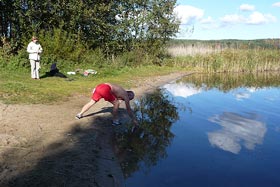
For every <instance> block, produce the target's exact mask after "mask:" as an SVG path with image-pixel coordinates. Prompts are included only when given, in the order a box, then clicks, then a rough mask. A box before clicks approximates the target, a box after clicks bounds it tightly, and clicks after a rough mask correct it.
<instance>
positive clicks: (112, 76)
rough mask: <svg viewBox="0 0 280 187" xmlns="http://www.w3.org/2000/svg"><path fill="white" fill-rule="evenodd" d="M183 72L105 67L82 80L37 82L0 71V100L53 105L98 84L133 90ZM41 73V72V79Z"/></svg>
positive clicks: (24, 72)
mask: <svg viewBox="0 0 280 187" xmlns="http://www.w3.org/2000/svg"><path fill="white" fill-rule="evenodd" d="M181 70H182V69H180V70H179V69H178V68H171V67H159V66H153V65H151V66H142V67H138V68H129V67H124V68H121V69H114V68H104V69H100V70H97V71H98V73H97V74H96V75H89V76H88V77H85V76H83V75H80V74H76V75H67V74H66V71H61V72H62V73H64V74H66V75H67V77H68V78H66V79H63V78H58V77H46V78H42V79H40V80H33V79H31V78H30V72H29V70H27V69H22V70H20V71H19V70H18V71H16V72H14V71H4V70H3V69H2V70H0V100H1V101H2V102H4V103H7V104H16V103H17V104H23V103H24V104H52V103H54V102H58V101H67V100H68V99H69V97H73V96H77V95H90V93H91V91H92V89H93V88H94V87H95V85H97V84H99V83H101V82H111V83H116V84H120V85H122V86H123V87H125V88H127V89H129V88H133V87H135V84H134V81H141V80H142V79H144V78H145V77H147V76H156V75H164V74H168V73H171V72H174V71H181ZM43 74H44V73H41V76H42V75H43Z"/></svg>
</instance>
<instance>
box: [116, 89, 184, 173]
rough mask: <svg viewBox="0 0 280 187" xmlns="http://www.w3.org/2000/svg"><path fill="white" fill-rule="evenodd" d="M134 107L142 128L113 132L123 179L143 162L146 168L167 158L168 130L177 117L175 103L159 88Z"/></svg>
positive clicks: (169, 132)
mask: <svg viewBox="0 0 280 187" xmlns="http://www.w3.org/2000/svg"><path fill="white" fill-rule="evenodd" d="M134 110H135V112H136V114H137V117H138V119H139V121H140V126H141V128H139V129H137V130H136V131H135V132H133V133H131V132H130V131H125V130H123V131H121V132H117V133H116V141H117V142H116V146H117V149H116V151H117V155H118V158H119V161H120V163H121V166H122V169H123V173H124V175H125V177H126V178H128V177H129V176H131V175H132V174H133V173H134V172H135V171H137V170H139V169H140V167H141V165H142V164H144V165H145V168H147V169H149V168H151V166H154V165H156V164H157V162H158V160H160V159H163V158H166V157H167V152H166V147H167V146H168V145H170V143H171V141H172V139H173V137H174V134H173V133H172V132H171V130H170V129H171V126H172V124H173V123H174V122H175V121H177V120H178V119H179V115H178V112H177V108H176V106H175V105H174V104H173V103H171V101H170V99H169V98H168V96H167V95H165V94H164V93H163V92H162V91H161V90H160V89H157V90H156V91H155V92H153V93H150V94H148V95H146V96H145V97H143V98H141V99H140V100H139V101H138V102H137V103H136V107H135V108H134Z"/></svg>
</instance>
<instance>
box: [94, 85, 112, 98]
mask: <svg viewBox="0 0 280 187" xmlns="http://www.w3.org/2000/svg"><path fill="white" fill-rule="evenodd" d="M91 98H92V99H93V100H94V101H99V100H100V99H101V98H104V100H105V101H109V102H111V101H115V100H116V97H115V96H114V95H113V94H112V93H111V87H110V86H109V85H108V84H99V85H97V86H96V87H95V89H94V90H93V92H92V96H91Z"/></svg>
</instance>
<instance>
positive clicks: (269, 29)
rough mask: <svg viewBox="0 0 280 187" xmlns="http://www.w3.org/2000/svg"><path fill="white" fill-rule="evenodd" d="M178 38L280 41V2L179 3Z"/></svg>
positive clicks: (187, 0) (204, 0) (209, 0)
mask: <svg viewBox="0 0 280 187" xmlns="http://www.w3.org/2000/svg"><path fill="white" fill-rule="evenodd" d="M175 13H176V15H177V16H178V18H179V19H180V20H181V26H180V33H179V34H178V35H177V38H180V39H182V38H183V39H201V40H213V39H214V40H215V39H242V40H251V39H266V38H280V0H255V1H253V0H217V1H212V0H178V1H177V7H176V8H175Z"/></svg>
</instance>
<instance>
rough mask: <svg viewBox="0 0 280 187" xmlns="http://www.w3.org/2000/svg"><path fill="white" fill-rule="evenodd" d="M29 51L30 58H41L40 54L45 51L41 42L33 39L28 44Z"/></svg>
mask: <svg viewBox="0 0 280 187" xmlns="http://www.w3.org/2000/svg"><path fill="white" fill-rule="evenodd" d="M27 52H28V53H29V59H30V60H40V54H41V53H42V52H43V48H42V46H41V45H40V44H39V43H35V42H33V41H32V42H30V43H29V44H28V46H27Z"/></svg>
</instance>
